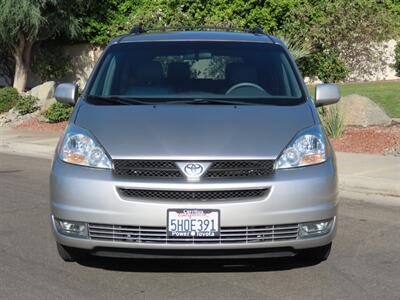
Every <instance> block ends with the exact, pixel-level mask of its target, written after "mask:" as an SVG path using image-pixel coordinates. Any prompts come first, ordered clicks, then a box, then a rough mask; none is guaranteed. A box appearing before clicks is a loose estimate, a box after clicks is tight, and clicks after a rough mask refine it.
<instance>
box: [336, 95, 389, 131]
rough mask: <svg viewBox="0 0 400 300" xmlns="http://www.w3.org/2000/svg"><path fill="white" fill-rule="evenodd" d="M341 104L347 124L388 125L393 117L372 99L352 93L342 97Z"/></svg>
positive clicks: (365, 125)
mask: <svg viewBox="0 0 400 300" xmlns="http://www.w3.org/2000/svg"><path fill="white" fill-rule="evenodd" d="M339 103H340V105H341V108H342V111H343V114H344V123H345V125H350V126H362V127H368V126H387V125H390V124H391V123H392V119H391V118H389V116H388V115H387V114H386V113H385V112H384V111H383V109H382V108H380V107H379V106H378V105H377V104H376V103H375V102H374V101H372V100H371V99H369V98H367V97H364V96H360V95H357V94H351V95H348V96H345V97H342V99H341V100H340V102H339Z"/></svg>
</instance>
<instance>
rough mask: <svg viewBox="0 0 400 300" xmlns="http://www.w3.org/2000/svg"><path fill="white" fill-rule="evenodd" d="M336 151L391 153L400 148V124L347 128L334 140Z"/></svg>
mask: <svg viewBox="0 0 400 300" xmlns="http://www.w3.org/2000/svg"><path fill="white" fill-rule="evenodd" d="M332 144H333V147H334V148H335V150H336V151H341V152H353V153H370V154H391V153H395V152H396V149H399V148H400V125H399V124H397V125H393V126H389V127H368V128H355V127H349V128H347V129H346V130H345V131H344V133H343V135H342V136H341V137H339V138H336V139H333V140H332Z"/></svg>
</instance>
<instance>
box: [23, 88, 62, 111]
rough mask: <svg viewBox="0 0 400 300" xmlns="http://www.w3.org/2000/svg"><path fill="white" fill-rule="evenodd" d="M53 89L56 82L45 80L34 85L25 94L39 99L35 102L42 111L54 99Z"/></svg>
mask: <svg viewBox="0 0 400 300" xmlns="http://www.w3.org/2000/svg"><path fill="white" fill-rule="evenodd" d="M55 89H56V83H55V82H54V81H47V82H45V83H43V84H41V85H38V86H36V87H34V88H33V89H31V90H30V91H29V92H27V94H28V95H32V96H34V97H36V98H38V99H39V101H38V103H37V104H38V106H39V107H40V111H41V112H43V111H45V110H47V109H48V108H49V106H50V105H51V104H53V103H54V102H55V101H56V100H55V99H54V91H55Z"/></svg>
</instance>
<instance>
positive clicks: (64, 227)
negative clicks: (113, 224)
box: [54, 218, 88, 238]
mask: <svg viewBox="0 0 400 300" xmlns="http://www.w3.org/2000/svg"><path fill="white" fill-rule="evenodd" d="M54 223H55V224H56V228H57V231H58V232H59V233H61V234H64V235H68V236H72V237H81V238H87V237H88V231H87V225H86V223H82V222H74V221H65V220H59V219H55V218H54Z"/></svg>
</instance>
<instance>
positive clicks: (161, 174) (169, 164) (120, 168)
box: [113, 160, 183, 178]
mask: <svg viewBox="0 0 400 300" xmlns="http://www.w3.org/2000/svg"><path fill="white" fill-rule="evenodd" d="M113 162H114V173H115V174H116V175H120V176H131V177H145V178H146V177H153V178H181V177H183V176H182V174H181V172H179V169H178V168H177V166H176V165H175V163H174V162H173V161H164V160H160V161H158V160H114V161H113Z"/></svg>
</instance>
